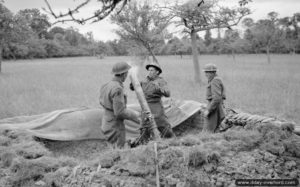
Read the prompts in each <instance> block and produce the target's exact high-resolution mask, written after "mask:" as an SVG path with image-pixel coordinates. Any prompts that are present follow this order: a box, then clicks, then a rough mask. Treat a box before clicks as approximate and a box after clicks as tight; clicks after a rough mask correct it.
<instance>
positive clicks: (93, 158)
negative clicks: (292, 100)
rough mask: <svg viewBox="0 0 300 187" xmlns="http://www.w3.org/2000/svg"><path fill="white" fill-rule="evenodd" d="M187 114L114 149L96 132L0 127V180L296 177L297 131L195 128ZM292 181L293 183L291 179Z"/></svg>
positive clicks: (186, 184)
mask: <svg viewBox="0 0 300 187" xmlns="http://www.w3.org/2000/svg"><path fill="white" fill-rule="evenodd" d="M201 119H202V118H201V117H199V114H196V115H194V116H193V117H191V118H190V119H188V120H187V121H185V122H184V123H183V124H181V125H180V126H178V127H176V128H175V129H174V131H175V134H176V135H177V137H176V138H173V139H163V140H161V141H158V142H156V143H157V151H158V157H157V159H156V157H155V151H154V144H155V142H149V143H148V144H147V145H141V146H138V147H136V148H124V149H115V148H112V147H111V146H110V145H109V144H108V143H107V142H105V141H100V140H85V141H72V142H61V141H49V140H42V139H39V138H35V137H32V136H31V135H30V134H28V133H26V132H21V131H17V130H5V129H2V130H0V186H14V187H18V186H22V187H23V186H25V187H26V186H30V187H32V186H45V187H48V186H49V187H55V186H57V187H58V186H74V187H75V186H76V187H77V186H78V187H79V186H80V187H85V186H86V187H98V186H101V187H102V186H104V187H110V186H112V187H117V186H119V187H135V186H136V187H141V186H142V187H148V186H149V187H150V186H151V187H152V186H156V183H157V181H156V174H157V173H156V165H158V169H159V183H160V186H165V187H192V186H219V187H220V186H231V187H233V186H236V184H235V182H236V180H237V179H294V182H296V179H299V177H300V136H298V135H296V134H294V133H293V132H292V131H290V130H286V129H283V128H279V127H278V126H276V125H273V124H261V125H260V126H258V125H256V126H255V127H254V128H247V129H244V128H242V127H232V128H231V129H229V130H227V131H225V132H222V133H215V134H209V133H204V132H202V124H203V121H201ZM295 186H296V185H295Z"/></svg>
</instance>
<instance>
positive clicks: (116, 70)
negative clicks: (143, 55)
mask: <svg viewBox="0 0 300 187" xmlns="http://www.w3.org/2000/svg"><path fill="white" fill-rule="evenodd" d="M130 68H131V66H130V65H129V64H127V63H126V62H118V63H116V64H115V65H114V66H113V68H112V71H111V73H112V74H114V75H118V74H122V73H125V72H127V71H128V70H129V69H130Z"/></svg>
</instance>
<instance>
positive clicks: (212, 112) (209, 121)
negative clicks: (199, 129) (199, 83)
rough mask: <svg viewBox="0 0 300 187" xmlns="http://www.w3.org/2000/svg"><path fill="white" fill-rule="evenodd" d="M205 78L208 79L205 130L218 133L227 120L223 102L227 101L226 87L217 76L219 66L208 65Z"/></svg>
mask: <svg viewBox="0 0 300 187" xmlns="http://www.w3.org/2000/svg"><path fill="white" fill-rule="evenodd" d="M204 72H205V76H206V77H207V79H208V85H207V90H206V99H207V101H208V104H207V109H206V110H205V111H204V116H205V124H204V127H203V129H204V130H207V131H209V132H216V130H217V128H218V127H219V125H220V124H221V122H222V120H223V119H224V118H225V110H224V105H223V101H224V100H225V99H226V96H225V87H224V85H223V83H222V80H221V78H220V77H219V76H218V75H217V73H216V72H217V66H216V65H214V64H206V65H205V67H204Z"/></svg>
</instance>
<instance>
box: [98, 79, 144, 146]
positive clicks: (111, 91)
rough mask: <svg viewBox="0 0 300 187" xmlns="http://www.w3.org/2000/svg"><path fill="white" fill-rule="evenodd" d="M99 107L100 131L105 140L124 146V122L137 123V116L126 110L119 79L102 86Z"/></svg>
mask: <svg viewBox="0 0 300 187" xmlns="http://www.w3.org/2000/svg"><path fill="white" fill-rule="evenodd" d="M99 101H100V105H101V106H102V107H103V108H104V116H103V118H102V126H101V129H102V131H103V133H104V135H105V137H106V139H107V140H108V141H109V142H110V143H112V144H114V143H116V144H117V146H118V147H122V146H124V144H125V139H126V137H125V124H124V120H125V119H128V120H132V121H134V122H136V123H139V119H138V115H137V114H136V113H135V112H134V111H132V110H129V109H127V108H126V104H127V97H126V95H125V94H124V87H123V83H122V81H121V80H120V78H119V77H114V78H113V79H112V80H111V81H110V82H108V83H106V84H104V85H103V86H102V87H101V90H100V98H99Z"/></svg>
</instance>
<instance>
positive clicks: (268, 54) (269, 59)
mask: <svg viewBox="0 0 300 187" xmlns="http://www.w3.org/2000/svg"><path fill="white" fill-rule="evenodd" d="M267 56H268V64H270V63H271V58H270V47H269V46H267Z"/></svg>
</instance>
